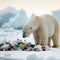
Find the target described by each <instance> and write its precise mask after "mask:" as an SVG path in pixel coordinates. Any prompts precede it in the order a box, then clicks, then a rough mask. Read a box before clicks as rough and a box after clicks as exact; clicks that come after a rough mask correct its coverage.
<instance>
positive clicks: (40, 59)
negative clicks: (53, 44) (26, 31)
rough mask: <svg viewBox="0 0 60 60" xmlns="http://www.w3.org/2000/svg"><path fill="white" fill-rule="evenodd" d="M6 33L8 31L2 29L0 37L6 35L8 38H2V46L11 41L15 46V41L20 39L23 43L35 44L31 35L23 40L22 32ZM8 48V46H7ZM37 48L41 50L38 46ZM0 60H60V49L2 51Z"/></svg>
mask: <svg viewBox="0 0 60 60" xmlns="http://www.w3.org/2000/svg"><path fill="white" fill-rule="evenodd" d="M12 30H13V29H11V30H10V31H8V32H6V29H5V30H4V29H0V35H1V34H6V36H0V44H1V43H3V42H4V41H5V40H6V41H11V44H12V45H14V44H15V43H13V41H16V40H17V39H20V40H22V41H24V40H26V41H27V42H31V43H33V44H34V43H35V42H34V38H33V35H32V34H31V35H30V36H29V37H28V38H25V39H23V38H22V30H14V31H12ZM5 47H6V46H5ZM36 47H38V48H41V46H39V45H37V46H36ZM0 60H60V49H59V48H50V50H49V51H40V52H37V51H0Z"/></svg>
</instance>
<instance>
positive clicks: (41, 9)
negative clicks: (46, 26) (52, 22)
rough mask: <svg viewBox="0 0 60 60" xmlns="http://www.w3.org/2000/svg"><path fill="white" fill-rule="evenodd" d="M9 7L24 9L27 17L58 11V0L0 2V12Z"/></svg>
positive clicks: (11, 0)
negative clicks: (32, 14)
mask: <svg viewBox="0 0 60 60" xmlns="http://www.w3.org/2000/svg"><path fill="white" fill-rule="evenodd" d="M9 6H11V7H15V8H16V9H17V10H20V9H24V10H25V11H26V12H27V14H28V15H31V13H34V14H36V15H41V14H45V13H50V11H53V10H58V9H60V0H0V10H2V9H4V8H6V7H9Z"/></svg>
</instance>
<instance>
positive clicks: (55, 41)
mask: <svg viewBox="0 0 60 60" xmlns="http://www.w3.org/2000/svg"><path fill="white" fill-rule="evenodd" d="M53 47H55V48H60V46H59V34H58V33H57V34H55V35H54V36H53Z"/></svg>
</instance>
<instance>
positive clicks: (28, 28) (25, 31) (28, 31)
mask: <svg viewBox="0 0 60 60" xmlns="http://www.w3.org/2000/svg"><path fill="white" fill-rule="evenodd" d="M33 31H34V28H33V26H31V25H26V26H25V27H24V28H23V38H25V37H28V36H29V35H30V34H31V33H32V32H33Z"/></svg>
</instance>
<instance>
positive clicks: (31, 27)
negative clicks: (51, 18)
mask: <svg viewBox="0 0 60 60" xmlns="http://www.w3.org/2000/svg"><path fill="white" fill-rule="evenodd" d="M39 25H40V18H39V17H35V18H34V19H33V20H31V21H30V22H29V23H27V24H26V25H25V26H24V28H23V38H25V37H28V36H29V35H30V34H31V33H33V32H35V31H36V30H37V29H38V28H39Z"/></svg>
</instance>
